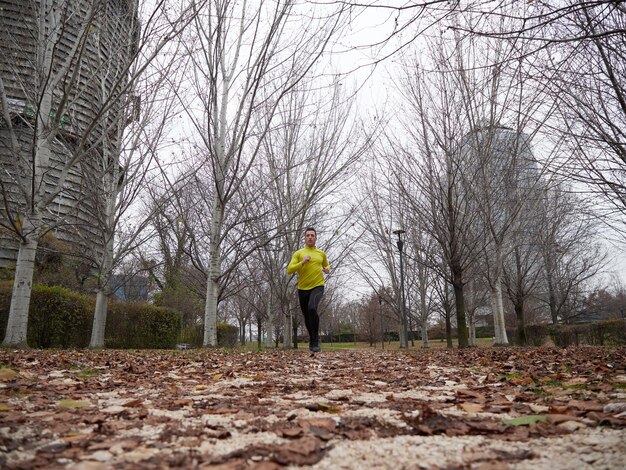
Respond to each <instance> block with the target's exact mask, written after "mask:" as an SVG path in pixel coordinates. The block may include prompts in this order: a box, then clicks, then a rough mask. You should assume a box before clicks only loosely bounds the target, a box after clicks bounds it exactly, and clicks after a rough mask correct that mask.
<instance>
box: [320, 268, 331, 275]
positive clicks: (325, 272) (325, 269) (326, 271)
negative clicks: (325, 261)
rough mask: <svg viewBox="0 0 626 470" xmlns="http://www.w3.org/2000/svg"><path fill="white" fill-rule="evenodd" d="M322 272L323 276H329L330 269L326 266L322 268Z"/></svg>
mask: <svg viewBox="0 0 626 470" xmlns="http://www.w3.org/2000/svg"><path fill="white" fill-rule="evenodd" d="M322 271H324V274H330V268H329V267H328V266H326V267H324V268H322Z"/></svg>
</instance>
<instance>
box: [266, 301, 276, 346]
mask: <svg viewBox="0 0 626 470" xmlns="http://www.w3.org/2000/svg"><path fill="white" fill-rule="evenodd" d="M265 347H266V348H273V347H274V311H273V305H272V299H271V296H270V299H269V300H268V302H267V319H266V320H265Z"/></svg>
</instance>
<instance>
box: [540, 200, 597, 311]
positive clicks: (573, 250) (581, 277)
mask: <svg viewBox="0 0 626 470" xmlns="http://www.w3.org/2000/svg"><path fill="white" fill-rule="evenodd" d="M545 201H546V205H547V206H548V210H547V211H546V212H545V215H544V218H543V219H542V220H541V223H540V224H538V226H539V227H540V234H539V237H540V244H539V247H540V250H541V254H542V258H543V269H544V277H543V279H542V282H543V289H542V291H543V293H542V294H541V297H540V298H541V299H542V300H543V302H544V303H545V304H546V305H547V306H548V308H549V310H550V317H551V319H552V323H554V324H556V323H558V322H559V321H564V322H569V321H571V319H572V318H573V317H575V315H576V314H577V312H576V308H575V305H576V302H577V299H576V296H577V295H578V296H579V295H582V294H583V288H584V286H585V284H586V283H587V282H589V280H590V279H592V278H593V277H594V276H596V275H597V274H598V273H599V272H600V271H601V270H602V269H604V267H605V265H606V254H604V253H603V252H602V250H601V249H600V247H599V246H598V244H597V242H596V241H595V240H596V237H597V231H596V230H597V227H596V224H595V223H594V220H593V218H592V217H590V216H585V214H586V213H587V211H586V210H585V205H584V202H583V201H577V200H576V199H575V198H573V197H571V196H570V195H568V194H567V192H565V191H554V190H553V191H548V192H547V194H546V198H545Z"/></svg>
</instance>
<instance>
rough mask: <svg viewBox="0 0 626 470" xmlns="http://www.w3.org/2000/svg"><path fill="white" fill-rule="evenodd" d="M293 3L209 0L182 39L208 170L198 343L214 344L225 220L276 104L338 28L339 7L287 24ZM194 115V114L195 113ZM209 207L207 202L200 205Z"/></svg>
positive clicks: (192, 105)
mask: <svg viewBox="0 0 626 470" xmlns="http://www.w3.org/2000/svg"><path fill="white" fill-rule="evenodd" d="M298 8H299V5H298V4H297V3H296V2H293V1H289V0H287V1H279V2H275V3H271V4H268V3H265V4H254V5H253V4H248V3H246V2H243V3H242V2H217V1H215V2H213V1H212V2H208V4H207V5H206V8H203V9H199V10H198V12H197V19H196V21H195V28H194V33H195V34H194V35H195V37H194V36H191V35H190V36H189V37H187V38H186V41H187V44H188V54H189V57H190V59H191V60H192V62H193V65H194V71H195V72H194V73H195V75H194V77H193V82H192V84H191V87H192V89H193V93H194V97H193V98H191V99H190V100H189V102H188V103H186V104H187V109H188V117H189V120H190V122H191V125H192V126H193V128H194V129H195V131H196V132H197V136H198V137H199V142H198V144H197V145H198V150H199V152H200V154H201V155H202V157H203V158H204V159H205V161H204V162H203V165H205V166H206V167H207V168H209V169H210V170H211V175H210V176H211V177H210V179H209V180H208V182H209V184H210V186H211V187H212V195H211V196H210V203H209V206H210V211H209V214H210V224H209V227H207V228H208V231H207V235H208V237H207V238H208V249H207V253H208V261H207V265H206V266H205V272H206V273H207V294H206V309H205V332H204V333H205V334H204V342H203V343H204V345H205V346H215V345H216V344H217V343H216V331H215V323H216V318H217V304H218V297H219V289H220V278H221V276H222V271H221V257H222V253H221V248H222V244H223V241H224V237H225V235H226V234H225V232H224V220H225V218H226V217H227V216H228V211H229V205H230V203H231V201H232V199H233V198H234V197H235V196H236V195H237V193H238V192H239V191H240V189H241V187H242V185H243V184H244V181H245V180H246V179H247V177H248V175H249V174H250V170H251V168H252V167H253V165H254V164H255V161H256V159H257V157H258V155H259V151H260V149H261V147H262V143H263V141H264V138H265V136H266V135H267V133H268V131H269V129H270V128H271V126H272V122H273V119H274V116H275V112H276V109H277V106H278V104H279V103H280V102H281V100H282V99H283V98H284V97H285V96H286V95H287V94H288V93H289V91H290V90H291V89H293V87H294V86H296V85H297V84H298V83H299V82H300V81H302V80H303V78H304V77H306V76H307V74H309V72H310V71H311V68H312V67H313V65H314V64H315V63H316V61H317V60H318V59H319V58H320V56H321V55H322V54H323V52H324V51H325V49H326V46H327V44H328V41H329V39H330V37H332V35H334V34H335V33H336V32H337V30H338V28H339V25H340V24H341V21H340V20H341V18H342V14H341V8H340V9H339V11H337V12H332V14H330V15H329V16H327V17H325V18H317V19H316V18H315V17H313V18H312V20H311V23H310V24H309V25H308V27H307V28H306V29H304V30H302V29H299V30H295V29H290V28H288V27H287V25H288V22H289V21H290V20H291V19H292V18H293V15H295V14H296V13H297V10H298ZM196 110H197V111H198V112H196ZM207 202H208V201H207Z"/></svg>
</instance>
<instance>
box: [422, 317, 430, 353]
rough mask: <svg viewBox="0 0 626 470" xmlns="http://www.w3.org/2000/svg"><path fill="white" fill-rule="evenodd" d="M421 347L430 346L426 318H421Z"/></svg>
mask: <svg viewBox="0 0 626 470" xmlns="http://www.w3.org/2000/svg"><path fill="white" fill-rule="evenodd" d="M422 347H423V348H430V342H429V341H428V318H424V319H422Z"/></svg>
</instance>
